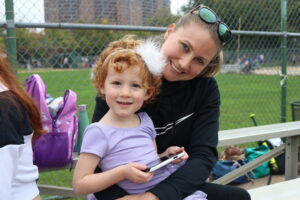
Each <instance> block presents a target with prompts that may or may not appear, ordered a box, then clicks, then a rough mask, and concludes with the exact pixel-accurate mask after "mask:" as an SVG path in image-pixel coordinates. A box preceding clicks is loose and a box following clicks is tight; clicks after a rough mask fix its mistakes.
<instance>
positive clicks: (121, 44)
mask: <svg viewBox="0 0 300 200" xmlns="http://www.w3.org/2000/svg"><path fill="white" fill-rule="evenodd" d="M142 42H143V41H142V40H137V39H136V36H134V35H127V36H124V37H123V38H122V39H120V40H117V41H114V42H111V43H110V44H109V45H108V47H107V48H105V49H104V50H103V52H102V53H101V54H100V56H99V58H98V60H97V62H96V66H95V68H94V70H93V83H94V85H95V87H96V89H97V92H98V93H99V94H100V96H101V97H104V95H103V94H102V93H101V88H103V86H104V82H105V80H106V77H107V73H108V69H109V68H110V67H112V68H113V69H114V70H115V71H116V72H119V73H121V72H123V71H124V70H126V69H128V68H132V67H138V68H139V69H140V78H141V80H142V86H143V87H144V88H146V90H147V92H149V91H150V90H153V91H154V92H153V93H152V96H151V97H150V98H149V99H148V100H147V101H145V103H150V102H152V101H153V100H154V99H155V97H156V96H157V94H158V93H159V87H160V85H161V75H160V74H159V75H154V74H152V73H150V71H149V70H148V67H147V65H146V64H145V62H144V61H143V59H142V58H141V57H140V56H139V55H138V54H137V53H135V52H134V51H121V50H125V49H128V50H130V49H131V50H132V49H134V48H135V47H136V46H138V45H139V44H141V43H142ZM118 51H119V52H118Z"/></svg>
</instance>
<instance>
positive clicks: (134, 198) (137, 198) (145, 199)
mask: <svg viewBox="0 0 300 200" xmlns="http://www.w3.org/2000/svg"><path fill="white" fill-rule="evenodd" d="M117 200H159V199H158V198H157V197H156V196H155V195H154V194H152V193H150V192H146V193H144V194H133V195H126V196H124V197H122V198H119V199H117Z"/></svg>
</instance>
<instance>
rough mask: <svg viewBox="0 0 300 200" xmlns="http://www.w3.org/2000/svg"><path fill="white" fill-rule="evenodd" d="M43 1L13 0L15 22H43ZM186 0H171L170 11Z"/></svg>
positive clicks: (0, 2)
mask: <svg viewBox="0 0 300 200" xmlns="http://www.w3.org/2000/svg"><path fill="white" fill-rule="evenodd" d="M43 2H44V1H43V0H14V12H15V20H16V21H17V22H32V23H40V22H44V8H43V6H44V3H43ZM187 3H188V0H171V12H172V13H173V14H178V13H180V12H179V11H180V8H181V6H182V5H186V4H187ZM4 17H5V13H4V0H0V21H3V20H4Z"/></svg>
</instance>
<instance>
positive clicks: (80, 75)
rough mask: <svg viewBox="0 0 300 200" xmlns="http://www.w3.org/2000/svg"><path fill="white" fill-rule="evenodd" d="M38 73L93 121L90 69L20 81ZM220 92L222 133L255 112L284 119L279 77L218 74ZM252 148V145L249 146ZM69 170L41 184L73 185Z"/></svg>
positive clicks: (292, 82) (299, 95)
mask: <svg viewBox="0 0 300 200" xmlns="http://www.w3.org/2000/svg"><path fill="white" fill-rule="evenodd" d="M33 73H38V74H39V75H40V76H41V77H42V78H43V80H44V81H45V83H46V85H47V92H48V93H50V94H51V95H52V96H53V97H58V96H63V93H64V91H65V90H66V89H72V90H73V91H75V92H76V93H77V95H78V104H87V105H88V106H87V108H88V114H89V117H90V119H91V116H92V113H93V109H94V106H95V96H96V91H95V89H94V87H93V85H92V84H91V81H90V70H86V69H85V70H43V71H36V72H19V76H20V79H21V81H24V80H25V79H26V77H28V76H29V75H30V74H33ZM216 79H217V81H218V84H219V89H220V93H221V116H220V130H225V129H233V128H241V127H249V126H253V123H252V121H251V119H250V118H249V115H250V114H251V113H255V116H256V120H257V122H258V124H259V125H264V124H273V123H279V122H280V119H281V87H280V84H279V82H280V77H279V76H278V75H277V76H275V75H274V76H267V75H251V74H250V75H241V74H219V75H218V76H216ZM299 86H300V78H299V77H298V76H290V77H288V86H287V90H288V92H287V104H286V111H287V118H286V121H291V109H290V103H291V102H292V101H295V100H300V89H299ZM246 145H251V144H246ZM71 180H72V172H69V171H68V170H62V171H56V172H47V173H41V175H40V180H39V183H40V184H50V185H57V186H67V187H70V186H71Z"/></svg>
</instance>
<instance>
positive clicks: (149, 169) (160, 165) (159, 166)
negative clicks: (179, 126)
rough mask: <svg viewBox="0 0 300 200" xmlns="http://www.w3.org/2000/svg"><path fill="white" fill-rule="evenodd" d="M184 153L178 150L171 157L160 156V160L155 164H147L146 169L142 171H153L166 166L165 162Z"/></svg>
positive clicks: (175, 158)
mask: <svg viewBox="0 0 300 200" xmlns="http://www.w3.org/2000/svg"><path fill="white" fill-rule="evenodd" d="M183 155H184V152H180V153H178V154H175V155H173V156H171V157H166V158H161V159H162V162H160V163H158V164H157V165H155V166H151V167H150V166H149V167H148V168H147V169H145V170H143V171H144V172H153V171H155V170H157V169H159V168H162V167H164V166H166V165H167V164H169V163H171V162H173V161H175V160H177V159H179V158H181V157H182V156H183Z"/></svg>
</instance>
